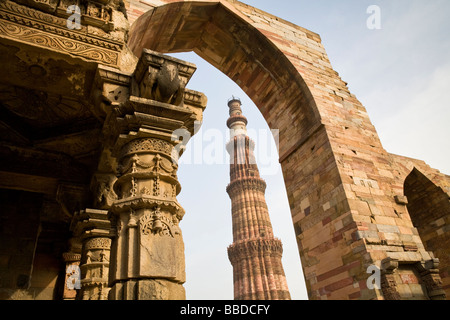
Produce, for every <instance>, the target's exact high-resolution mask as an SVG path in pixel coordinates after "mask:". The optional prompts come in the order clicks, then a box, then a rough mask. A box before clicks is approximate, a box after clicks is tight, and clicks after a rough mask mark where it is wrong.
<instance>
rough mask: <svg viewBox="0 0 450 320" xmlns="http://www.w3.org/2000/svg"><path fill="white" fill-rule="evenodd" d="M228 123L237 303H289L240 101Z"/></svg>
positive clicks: (278, 244)
mask: <svg viewBox="0 0 450 320" xmlns="http://www.w3.org/2000/svg"><path fill="white" fill-rule="evenodd" d="M228 107H229V108H230V118H229V119H228V121H227V125H228V128H230V131H231V139H230V142H228V144H227V151H228V153H229V154H230V184H229V185H228V187H227V192H228V195H229V196H230V198H231V205H232V220H233V244H232V245H231V246H230V247H228V257H229V259H230V261H231V264H232V265H233V281H234V298H235V299H236V300H288V299H290V294H289V290H288V286H287V282H286V276H285V274H284V270H283V265H282V263H281V256H282V253H283V246H282V244H281V241H280V240H279V239H275V238H274V235H273V230H272V224H271V223H270V218H269V212H268V209H267V205H266V200H265V197H264V193H265V190H266V183H265V182H264V180H263V179H261V177H260V175H259V170H258V166H257V165H256V161H255V156H254V148H255V143H254V142H253V141H252V140H251V139H250V138H249V137H248V136H247V128H246V126H247V119H246V118H245V117H244V116H243V115H242V110H241V102H240V100H239V99H235V98H233V99H232V100H230V101H229V102H228Z"/></svg>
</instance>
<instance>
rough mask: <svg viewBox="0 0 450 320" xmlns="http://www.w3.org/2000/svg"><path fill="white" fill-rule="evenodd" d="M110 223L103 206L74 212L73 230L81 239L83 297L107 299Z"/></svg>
mask: <svg viewBox="0 0 450 320" xmlns="http://www.w3.org/2000/svg"><path fill="white" fill-rule="evenodd" d="M110 226H111V223H110V221H109V219H108V211H106V210H94V209H86V210H83V211H80V212H77V213H76V214H75V216H74V224H73V233H74V234H76V235H78V236H79V238H80V239H81V241H82V250H81V265H80V271H81V294H80V299H82V300H107V299H108V292H109V288H108V274H109V260H110V251H111V238H110V229H111V228H110Z"/></svg>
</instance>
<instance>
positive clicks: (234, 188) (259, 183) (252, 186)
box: [227, 178, 267, 195]
mask: <svg viewBox="0 0 450 320" xmlns="http://www.w3.org/2000/svg"><path fill="white" fill-rule="evenodd" d="M266 186H267V185H266V183H265V182H264V181H263V180H262V179H259V178H258V179H252V178H246V179H245V180H234V181H233V182H231V183H230V184H229V185H228V186H227V192H228V193H229V194H230V195H233V194H235V193H236V192H240V191H243V190H256V191H259V192H265V191H266Z"/></svg>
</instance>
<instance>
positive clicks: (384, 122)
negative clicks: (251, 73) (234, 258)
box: [177, 0, 450, 299]
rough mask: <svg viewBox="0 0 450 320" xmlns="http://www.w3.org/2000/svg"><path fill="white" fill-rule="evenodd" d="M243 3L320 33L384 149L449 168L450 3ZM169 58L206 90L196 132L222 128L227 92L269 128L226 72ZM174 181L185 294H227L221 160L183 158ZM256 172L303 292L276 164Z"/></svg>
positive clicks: (296, 295) (287, 264) (227, 225)
mask: <svg viewBox="0 0 450 320" xmlns="http://www.w3.org/2000/svg"><path fill="white" fill-rule="evenodd" d="M243 2H244V3H247V4H249V5H252V6H255V7H257V8H259V9H262V10H264V11H267V12H269V13H271V14H274V15H276V16H278V17H281V18H283V19H285V20H288V21H290V22H293V23H295V24H297V25H299V26H302V27H304V28H306V29H309V30H311V31H314V32H316V33H318V34H320V36H321V38H322V43H323V44H324V46H325V49H326V51H327V54H328V56H329V58H330V61H331V63H332V65H333V68H334V69H335V70H336V71H337V72H338V73H339V74H340V76H341V78H342V79H343V80H344V81H346V82H348V86H349V88H350V91H351V92H352V93H353V94H355V95H356V97H357V98H358V99H359V100H360V101H361V102H362V104H363V105H364V106H365V107H366V109H367V111H368V113H369V115H370V118H371V120H372V123H373V124H374V125H375V127H376V129H377V131H378V134H379V136H380V139H381V142H382V143H383V146H384V148H385V149H386V150H387V151H388V152H391V153H396V154H401V155H404V156H409V157H413V158H417V159H422V160H425V161H426V162H427V163H428V164H429V165H431V166H432V167H434V168H437V169H439V170H440V171H441V172H444V173H446V174H450V162H449V161H448V160H449V158H450V148H449V138H450V126H449V120H450V111H449V110H450V108H449V107H450V103H449V102H448V101H449V99H448V93H449V92H450V54H449V53H450V37H449V32H450V20H449V19H448V17H450V1H448V0H428V1H425V0H420V1H414V0H383V1H375V0H374V1H365V0H341V1H337V0H315V1H297V0H296V1H291V0H278V1H268V0H246V1H243ZM370 5H378V6H379V7H380V8H381V27H382V29H381V30H369V29H368V28H367V25H366V20H367V18H368V17H369V15H368V14H367V13H366V10H367V8H368V7H369V6H370ZM177 56H178V57H181V58H183V59H184V60H188V61H190V62H194V63H195V64H196V65H197V67H198V70H197V72H196V73H195V74H194V77H193V78H192V80H191V81H190V83H189V84H188V87H189V88H191V89H193V90H198V91H201V92H204V93H205V94H206V95H207V96H208V107H207V109H206V112H205V114H204V124H203V127H202V130H203V132H204V133H205V132H206V133H217V132H218V131H219V132H222V133H223V135H225V133H226V132H227V127H226V120H227V118H228V108H227V100H228V99H229V98H230V97H231V96H232V95H234V96H237V97H240V98H241V100H242V102H243V112H244V114H245V115H246V116H247V118H248V119H249V124H248V127H249V128H250V129H254V130H258V129H268V127H267V125H266V123H265V121H264V119H263V118H262V116H261V115H260V113H259V111H258V110H257V108H256V106H255V105H254V104H253V103H252V102H251V101H250V100H249V98H248V97H247V96H246V95H245V93H243V92H242V91H241V90H240V88H239V87H238V86H237V85H236V84H234V83H233V82H232V81H231V80H230V79H228V78H227V77H226V76H224V75H223V74H222V73H221V72H219V71H218V70H216V69H214V68H213V67H211V66H210V65H209V64H208V63H206V62H204V61H203V60H202V59H200V58H198V57H197V56H196V55H195V54H181V55H177ZM202 136H203V137H202ZM208 139H212V140H208ZM214 139H217V135H208V134H206V135H205V134H203V135H199V136H198V137H196V138H194V139H193V141H191V143H190V144H189V145H188V148H192V149H196V150H200V151H199V152H200V153H201V152H202V150H204V149H202V148H200V147H201V146H200V144H203V146H202V147H203V148H204V147H205V146H207V145H208V144H211V141H213V140H214ZM225 142H226V141H224V143H225ZM223 150H225V149H223ZM197 152H198V151H197ZM186 155H187V157H188V156H189V154H186ZM225 155H226V153H225ZM190 156H193V155H192V154H191V155H190ZM192 159H193V158H192ZM257 160H258V159H257ZM274 161H276V159H274ZM179 178H180V181H181V184H182V187H183V190H182V192H181V194H180V195H179V197H178V200H179V202H180V203H181V205H182V206H183V207H184V208H185V209H186V216H185V218H184V220H183V221H182V222H181V228H182V230H183V235H184V240H185V246H186V266H187V268H186V270H187V283H186V284H185V288H186V291H187V298H188V299H233V283H232V282H233V279H232V267H231V264H230V262H229V261H228V257H227V253H226V252H227V251H226V248H227V246H228V245H230V244H231V243H232V232H231V203H230V199H229V197H228V195H227V193H226V191H225V188H226V185H227V184H228V182H229V166H228V164H203V165H196V164H183V165H181V166H180V170H179ZM263 178H264V179H265V180H266V182H267V184H268V187H267V191H266V200H267V204H268V207H269V212H270V216H271V219H272V224H273V227H274V233H275V235H276V236H277V237H279V238H281V240H282V241H283V244H284V256H283V264H284V268H285V272H286V276H287V280H288V285H289V289H290V291H291V295H292V298H293V299H307V295H306V290H305V286H304V279H303V274H302V271H301V265H300V258H299V255H298V250H297V244H296V240H295V235H294V231H293V227H292V222H291V216H290V211H289V206H288V202H287V196H286V192H285V188H284V182H283V178H282V173H281V169H279V170H278V174H276V175H273V174H268V175H264V176H263Z"/></svg>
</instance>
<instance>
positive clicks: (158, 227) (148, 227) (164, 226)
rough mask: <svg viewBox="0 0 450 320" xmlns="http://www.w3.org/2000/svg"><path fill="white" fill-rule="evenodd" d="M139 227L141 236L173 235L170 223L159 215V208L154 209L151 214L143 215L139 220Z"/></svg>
mask: <svg viewBox="0 0 450 320" xmlns="http://www.w3.org/2000/svg"><path fill="white" fill-rule="evenodd" d="M139 225H140V228H141V232H142V234H143V235H150V234H158V235H160V236H171V237H174V234H175V231H173V228H174V225H173V223H172V221H170V219H168V218H167V217H166V216H164V215H162V214H161V210H160V208H159V207H156V208H155V209H154V210H153V212H152V214H144V215H143V216H142V217H141V219H140V220H139Z"/></svg>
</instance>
